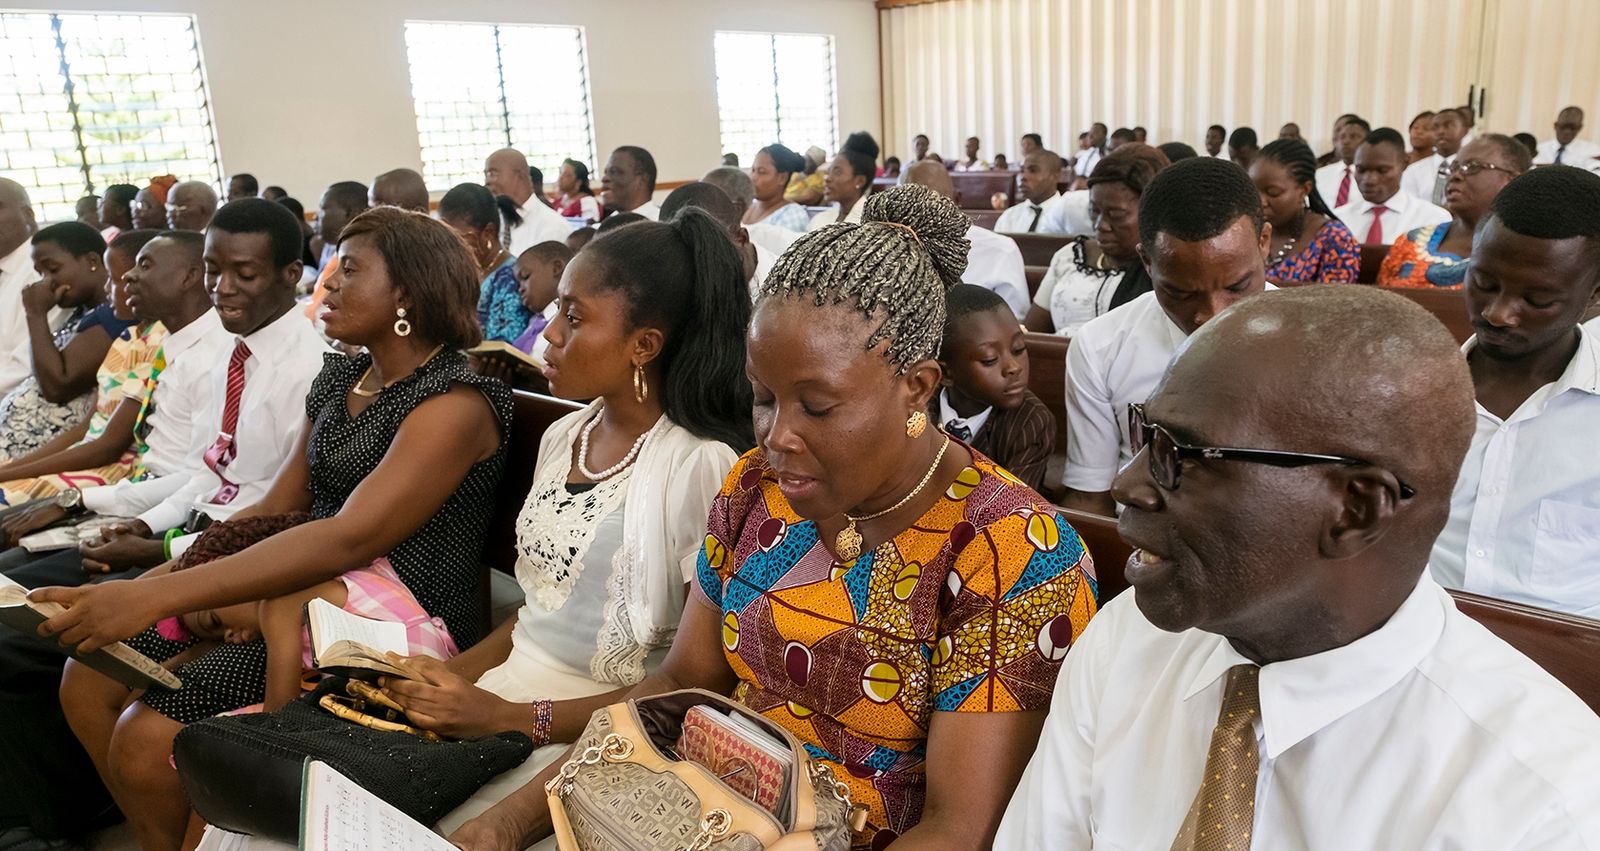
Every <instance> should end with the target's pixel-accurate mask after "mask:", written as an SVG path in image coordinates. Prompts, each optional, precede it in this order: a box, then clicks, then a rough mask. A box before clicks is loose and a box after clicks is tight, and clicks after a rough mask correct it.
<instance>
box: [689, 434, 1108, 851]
mask: <svg viewBox="0 0 1600 851" xmlns="http://www.w3.org/2000/svg"><path fill="white" fill-rule="evenodd" d="M707 526H708V533H707V535H706V542H705V548H704V549H703V550H702V551H701V554H700V561H699V576H698V582H697V587H698V589H699V590H698V595H699V596H703V597H704V598H705V600H704V601H705V602H709V603H710V604H711V605H712V606H713V607H715V608H716V609H717V610H718V611H720V612H721V613H722V645H723V650H724V652H725V655H726V656H727V658H728V662H729V664H730V665H732V667H733V670H734V672H735V673H736V674H738V676H739V680H740V682H739V686H738V689H737V690H736V692H735V695H734V696H735V697H736V698H737V699H738V700H740V701H741V702H743V703H744V704H745V705H747V706H749V707H750V708H752V709H754V710H756V711H758V712H761V713H762V714H763V715H765V716H767V717H768V718H771V719H772V720H773V721H775V722H777V723H778V724H779V725H781V726H783V727H784V728H785V729H787V730H788V731H790V732H791V733H793V734H794V735H795V736H796V737H797V738H799V739H800V740H801V741H802V742H804V743H805V746H806V749H807V750H808V751H810V753H811V755H812V756H813V757H815V758H817V759H820V760H824V761H826V762H828V763H831V764H832V765H833V767H834V769H835V770H834V773H835V775H836V776H838V777H840V778H841V779H843V780H844V781H845V782H846V783H847V784H848V785H849V787H850V791H851V795H852V797H853V799H854V801H855V802H856V803H859V804H865V805H866V806H867V809H868V818H867V830H866V831H865V833H864V834H863V835H861V836H858V837H856V847H859V848H881V847H883V846H884V845H887V844H888V843H889V842H891V841H893V840H894V838H895V837H897V836H899V835H900V834H902V833H904V832H905V831H907V830H909V829H910V828H911V827H913V826H914V825H916V823H917V822H918V820H920V818H921V816H922V805H923V800H924V795H925V788H926V784H925V778H924V760H925V758H926V752H927V739H928V724H929V721H930V720H931V719H932V716H933V713H935V712H1017V711H1043V710H1045V709H1048V708H1049V706H1050V694H1051V689H1052V688H1053V686H1054V684H1055V678H1056V672H1057V671H1058V670H1059V669H1060V666H1061V661H1062V659H1064V658H1065V657H1066V654H1067V649H1068V648H1069V647H1071V646H1072V643H1073V641H1074V640H1075V639H1076V638H1077V637H1078V636H1079V635H1080V634H1081V633H1082V632H1083V629H1084V627H1085V626H1087V625H1088V623H1089V618H1090V617H1091V616H1093V615H1094V613H1095V594H1096V586H1095V578H1094V565H1093V562H1092V561H1091V560H1090V558H1089V554H1088V552H1087V551H1086V550H1085V548H1084V544H1083V539H1082V538H1080V537H1079V536H1078V533H1077V532H1076V531H1074V530H1073V528H1072V527H1071V526H1069V525H1067V522H1066V521H1065V520H1063V519H1062V518H1061V517H1060V516H1059V515H1058V514H1057V513H1056V510H1055V509H1054V508H1053V507H1052V506H1051V505H1050V504H1049V503H1048V502H1047V501H1045V499H1044V498H1043V497H1041V496H1039V495H1038V494H1036V493H1034V492H1033V491H1032V490H1030V489H1029V488H1028V487H1027V486H1026V485H1024V484H1022V482H1020V481H1018V480H1017V479H1016V478H1015V477H1014V476H1012V475H1011V474H1010V473H1008V472H1006V471H1005V470H1003V469H1001V468H1000V467H999V466H997V465H995V463H994V462H993V461H990V460H989V459H987V458H985V457H983V456H982V455H980V454H978V453H976V452H974V453H973V461H972V464H971V465H970V466H968V467H967V468H966V469H965V470H963V471H962V472H961V474H960V475H959V476H957V478H956V481H955V482H954V483H953V484H951V485H950V487H949V488H948V489H947V490H946V491H945V492H944V494H943V495H942V496H941V497H940V499H939V500H938V502H936V503H935V504H934V505H933V507H932V508H930V509H928V511H927V512H926V513H924V514H923V515H922V516H921V517H920V518H918V519H917V520H916V521H915V522H914V523H912V524H911V526H910V527H909V528H907V529H906V530H905V531H903V532H901V533H900V534H899V535H896V536H895V537H894V538H893V539H891V540H889V541H885V542H884V543H883V544H880V545H879V546H878V547H877V548H876V549H874V550H872V551H871V552H868V553H864V554H862V556H861V557H860V558H858V559H856V560H855V561H853V562H850V563H848V564H841V563H839V562H836V561H835V560H834V558H833V555H832V553H831V552H830V551H829V550H828V549H827V548H826V547H825V546H823V545H822V543H821V541H820V540H819V539H818V534H817V528H816V525H815V524H814V523H812V522H811V521H810V520H806V519H804V518H802V517H800V516H799V515H797V514H796V513H795V511H794V509H793V508H791V507H790V506H789V503H788V501H787V500H786V499H784V497H783V494H782V492H780V491H779V489H778V484H777V479H776V477H775V476H774V475H773V473H772V472H771V471H770V470H769V469H768V468H767V466H766V463H765V458H764V456H763V455H762V454H761V452H760V450H759V449H758V450H755V451H753V452H750V453H748V454H746V455H745V456H744V457H743V458H741V459H740V460H739V462H738V463H737V464H735V465H734V468H733V472H732V473H730V474H729V476H728V479H727V481H726V482H725V483H724V484H723V486H722V490H721V491H720V492H719V493H718V494H717V497H716V498H715V500H713V502H712V504H711V515H710V520H709V522H708V524H707Z"/></svg>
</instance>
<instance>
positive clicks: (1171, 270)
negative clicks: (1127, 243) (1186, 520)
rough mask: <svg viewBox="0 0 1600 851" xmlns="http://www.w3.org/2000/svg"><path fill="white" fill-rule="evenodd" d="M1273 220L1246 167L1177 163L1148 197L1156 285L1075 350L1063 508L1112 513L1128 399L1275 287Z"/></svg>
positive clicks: (1145, 392) (1097, 324)
mask: <svg viewBox="0 0 1600 851" xmlns="http://www.w3.org/2000/svg"><path fill="white" fill-rule="evenodd" d="M1271 239H1272V226H1271V225H1269V224H1267V223H1266V221H1265V219H1264V217H1263V213H1262V209H1261V195H1260V193H1258V192H1257V191H1256V188H1255V184H1254V183H1252V182H1251V180H1250V176H1249V175H1248V174H1246V173H1245V171H1244V169H1241V168H1239V167H1238V166H1236V165H1234V164H1233V163H1231V162H1227V161H1225V160H1218V159H1215V158H1213V157H1195V158H1193V159H1187V160H1182V161H1179V162H1176V163H1173V164H1172V165H1171V166H1169V167H1167V168H1166V169H1165V170H1163V171H1162V172H1160V173H1159V174H1157V175H1156V177H1155V179H1154V180H1152V181H1151V182H1150V185H1149V187H1147V188H1146V189H1145V191H1144V193H1143V194H1142V195H1141V196H1140V197H1139V258H1140V260H1141V261H1142V262H1143V263H1144V266H1145V268H1146V269H1147V270H1149V272H1150V278H1151V281H1152V283H1153V286H1154V292H1149V293H1145V294H1144V295H1142V296H1139V297H1138V298H1136V299H1134V300H1133V301H1130V302H1128V303H1127V304H1124V305H1122V306H1121V307H1118V308H1117V309H1115V310H1113V311H1111V312H1110V313H1106V314H1104V315H1101V316H1098V317H1095V318H1094V319H1091V320H1089V322H1088V323H1086V324H1085V325H1084V326H1083V327H1082V328H1079V329H1078V332H1077V335H1076V336H1074V337H1073V339H1072V345H1071V346H1070V347H1069V348H1068V349H1067V466H1066V472H1065V474H1064V476H1063V477H1062V484H1063V485H1065V486H1066V495H1065V496H1064V497H1063V499H1062V502H1061V505H1063V506H1065V507H1067V508H1075V509H1077V510H1079V511H1088V512H1092V513H1095V514H1104V515H1112V514H1114V513H1115V511H1116V504H1115V503H1114V502H1112V499H1111V493H1110V491H1111V482H1112V479H1114V478H1115V477H1116V475H1117V470H1119V469H1121V468H1122V467H1123V465H1125V464H1126V463H1127V462H1128V460H1129V459H1131V458H1132V457H1133V443H1132V438H1131V435H1132V433H1131V432H1130V431H1129V428H1128V406H1129V405H1131V404H1138V403H1140V402H1143V401H1144V400H1145V399H1146V398H1148V397H1149V395H1150V391H1151V389H1152V388H1154V387H1155V386H1156V382H1157V381H1159V380H1160V378H1161V375H1162V373H1163V372H1165V371H1166V369H1167V364H1168V363H1169V362H1170V361H1171V360H1172V356H1173V354H1174V353H1175V352H1177V351H1178V348H1179V347H1180V346H1182V345H1183V341H1184V340H1185V339H1186V338H1187V337H1188V336H1189V335H1190V334H1193V333H1194V332H1195V330H1196V329H1197V328H1199V327H1201V326H1202V325H1204V324H1205V323H1206V322H1208V321H1210V319H1211V318H1212V317H1214V316H1216V315H1217V314H1219V313H1221V312H1222V311H1224V310H1226V309H1227V308H1228V307H1230V306H1231V305H1233V304H1234V303H1236V302H1238V301H1239V300H1241V299H1244V298H1248V297H1249V296H1252V295H1255V294H1256V293H1259V292H1262V291H1263V290H1266V289H1270V288H1271V287H1270V285H1268V284H1267V272H1266V263H1265V257H1266V250H1267V246H1269V245H1271Z"/></svg>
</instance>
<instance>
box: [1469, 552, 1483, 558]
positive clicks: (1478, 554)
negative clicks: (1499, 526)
mask: <svg viewBox="0 0 1600 851" xmlns="http://www.w3.org/2000/svg"><path fill="white" fill-rule="evenodd" d="M1472 554H1473V555H1475V556H1477V557H1478V558H1483V550H1473V551H1472Z"/></svg>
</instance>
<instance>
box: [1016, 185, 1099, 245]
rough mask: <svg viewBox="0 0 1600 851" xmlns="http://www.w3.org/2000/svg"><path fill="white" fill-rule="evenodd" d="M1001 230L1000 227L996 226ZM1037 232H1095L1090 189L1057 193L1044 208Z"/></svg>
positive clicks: (1065, 234)
mask: <svg viewBox="0 0 1600 851" xmlns="http://www.w3.org/2000/svg"><path fill="white" fill-rule="evenodd" d="M995 230H999V228H995ZM1035 233H1053V234H1056V235H1058V236H1089V235H1091V234H1093V233H1094V219H1092V218H1090V216H1089V190H1087V189H1074V190H1072V191H1070V192H1063V193H1061V194H1060V195H1057V196H1056V198H1055V200H1054V201H1052V202H1051V203H1049V204H1048V205H1046V206H1045V208H1044V217H1043V218H1041V219H1039V229H1038V230H1037V231H1035Z"/></svg>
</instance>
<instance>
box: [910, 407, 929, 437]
mask: <svg viewBox="0 0 1600 851" xmlns="http://www.w3.org/2000/svg"><path fill="white" fill-rule="evenodd" d="M927 430H928V415H927V414H925V413H923V412H921V411H912V412H911V416H909V417H906V437H909V438H912V439H916V438H918V437H921V436H922V433H923V432H924V431H927Z"/></svg>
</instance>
